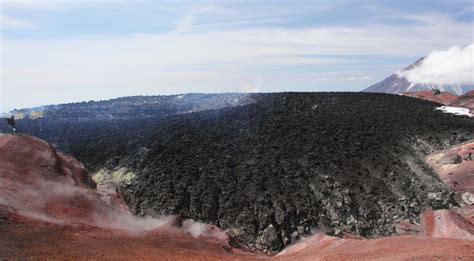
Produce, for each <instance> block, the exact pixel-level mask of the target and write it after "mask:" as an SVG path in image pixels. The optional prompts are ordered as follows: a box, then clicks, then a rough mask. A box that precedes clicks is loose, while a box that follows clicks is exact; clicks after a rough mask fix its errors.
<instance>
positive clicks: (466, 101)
mask: <svg viewBox="0 0 474 261" xmlns="http://www.w3.org/2000/svg"><path fill="white" fill-rule="evenodd" d="M449 105H450V106H453V107H463V108H468V109H470V110H471V113H474V90H472V91H470V92H467V93H465V94H463V95H461V96H459V97H458V98H457V99H456V100H454V101H452V102H451V103H450V104H449Z"/></svg>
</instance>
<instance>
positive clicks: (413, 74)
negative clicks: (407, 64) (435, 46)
mask: <svg viewBox="0 0 474 261" xmlns="http://www.w3.org/2000/svg"><path fill="white" fill-rule="evenodd" d="M397 74H398V75H399V76H401V77H405V78H406V79H407V80H408V81H409V82H411V83H417V84H418V83H419V84H453V85H462V84H474V43H471V44H470V45H468V46H466V47H464V48H462V47H460V46H453V47H451V48H449V49H448V50H445V51H444V50H443V51H438V50H435V51H433V52H431V53H430V54H429V55H428V56H427V57H426V58H425V59H424V60H423V62H422V63H421V65H420V66H417V67H415V68H413V69H411V70H406V71H399V72H398V73H397Z"/></svg>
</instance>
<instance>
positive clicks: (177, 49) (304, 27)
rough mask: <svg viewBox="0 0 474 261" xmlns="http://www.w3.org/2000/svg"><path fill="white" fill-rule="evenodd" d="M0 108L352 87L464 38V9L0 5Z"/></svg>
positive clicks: (450, 2) (443, 3)
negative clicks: (121, 98)
mask: <svg viewBox="0 0 474 261" xmlns="http://www.w3.org/2000/svg"><path fill="white" fill-rule="evenodd" d="M0 2H1V10H0V19H1V20H0V30H1V48H0V50H1V67H0V73H1V75H0V77H1V89H0V94H1V104H0V110H1V111H8V110H11V109H13V108H22V107H31V106H38V105H43V104H55V103H64V102H73V101H82V100H91V99H94V100H97V99H108V98H113V97H118V96H126V95H153V94H175V93H186V92H275V91H359V90H361V89H363V88H365V87H367V86H369V85H371V84H373V83H375V82H378V81H380V80H382V79H383V78H385V77H387V76H388V75H390V74H391V73H393V72H395V71H397V70H399V69H401V68H403V67H405V66H406V65H408V64H410V63H412V62H413V61H415V60H416V59H417V58H419V57H421V56H425V55H427V54H429V53H430V52H431V51H433V50H436V49H447V48H449V47H451V46H454V45H460V46H466V45H468V44H470V43H472V42H473V38H474V36H473V34H474V29H473V27H474V24H473V10H474V8H473V6H474V4H473V1H461V0H459V1H457V0H440V1H428V0H426V1H422V0H412V1H368V0H366V1H317V0H313V1H289V0H288V1H125V0H108V1H95V0H82V1H74V0H68V1H59V0H57V1H54V0H44V1H43V0H0Z"/></svg>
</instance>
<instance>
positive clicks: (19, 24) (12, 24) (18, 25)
mask: <svg viewBox="0 0 474 261" xmlns="http://www.w3.org/2000/svg"><path fill="white" fill-rule="evenodd" d="M36 27H37V26H36V25H35V24H33V23H32V22H30V21H26V20H23V19H17V18H13V17H9V16H4V15H0V30H3V29H33V28H36Z"/></svg>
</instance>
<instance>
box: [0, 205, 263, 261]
mask: <svg viewBox="0 0 474 261" xmlns="http://www.w3.org/2000/svg"><path fill="white" fill-rule="evenodd" d="M0 216H1V214H0ZM0 235H1V236H0V259H3V258H21V259H23V258H27V259H44V258H47V259H49V260H51V259H53V260H57V259H60V260H64V259H91V258H92V259H104V258H105V259H114V260H115V259H122V260H125V259H127V260H130V259H133V260H136V259H148V260H151V259H153V260H257V257H258V256H256V255H253V254H248V253H243V252H236V250H232V249H231V248H230V247H228V246H227V245H222V244H218V243H216V242H214V241H212V240H206V239H195V238H193V237H191V236H190V235H189V234H186V233H184V232H183V231H181V230H180V229H178V228H165V229H157V230H155V231H151V232H147V233H140V234H133V233H130V232H128V231H120V230H105V229H100V228H97V227H92V226H85V225H83V226H62V225H56V224H50V223H49V224H48V223H44V222H32V221H31V220H11V218H10V220H7V221H3V222H2V221H1V219H0ZM233 252H234V253H233ZM264 258H266V257H264Z"/></svg>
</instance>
